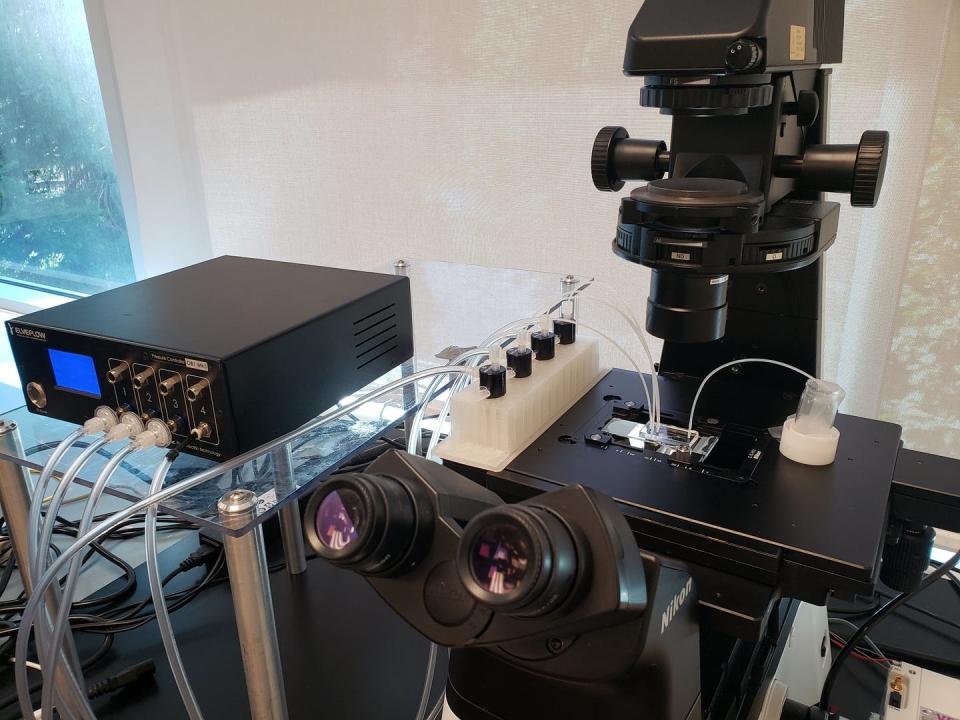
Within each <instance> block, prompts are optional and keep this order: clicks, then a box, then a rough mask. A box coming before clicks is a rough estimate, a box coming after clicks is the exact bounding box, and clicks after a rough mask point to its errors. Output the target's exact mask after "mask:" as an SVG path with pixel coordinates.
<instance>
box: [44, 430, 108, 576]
mask: <svg viewBox="0 0 960 720" xmlns="http://www.w3.org/2000/svg"><path fill="white" fill-rule="evenodd" d="M106 444H107V437H106V435H102V436H100V437H98V438H97V439H96V440H94V441H93V442H91V443H90V444H89V445H87V447H86V448H84V450H83V452H81V453H80V454H79V455H78V456H77V459H76V460H74V461H73V462H72V463H71V464H70V467H68V468H67V470H66V472H64V473H63V477H62V478H61V479H60V483H59V484H58V485H57V487H56V489H55V490H54V491H53V497H51V498H50V504H49V505H48V506H47V515H46V517H45V518H44V520H43V527H42V528H41V530H40V540H39V542H38V543H37V552H36V557H33V558H31V560H33V565H34V567H33V568H32V569H33V570H34V575H33V577H38V576H40V575H41V574H42V573H43V570H44V568H45V566H46V559H47V557H48V556H49V552H48V550H47V548H49V547H50V541H51V540H52V539H53V529H54V527H56V525H57V514H58V513H59V512H60V505H61V504H62V503H63V498H64V496H66V494H67V490H69V489H70V485H71V484H72V483H73V479H74V478H75V477H76V476H77V473H79V472H80V469H81V468H82V467H83V466H84V464H86V462H87V460H89V459H90V458H91V457H92V456H93V455H94V454H95V453H96V452H97V451H98V450H99V449H100V448H102V447H103V446H104V445H106ZM38 524H39V518H38Z"/></svg>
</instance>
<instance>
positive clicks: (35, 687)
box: [0, 635, 114, 710]
mask: <svg viewBox="0 0 960 720" xmlns="http://www.w3.org/2000/svg"><path fill="white" fill-rule="evenodd" d="M113 640H114V638H113V635H104V636H103V640H102V641H101V643H100V647H98V648H97V649H96V651H95V652H94V653H93V655H91V656H90V657H88V658H87V659H86V660H84V661H83V662H82V663H81V664H80V667H81V668H82V669H83V671H84V672H86V671H87V670H89V669H90V668H92V667H93V666H94V665H96V664H97V663H98V662H100V661H101V660H103V658H105V657H106V656H107V653H109V652H110V649H111V648H112V647H113ZM42 689H43V680H42V679H41V680H37V681H36V682H34V683H32V684H31V685H30V696H31V697H32V696H33V695H35V694H37V693H38V692H40V691H41V690H42ZM18 701H19V700H18V696H17V693H13V694H12V695H8V696H7V697H6V698H4V699H3V700H0V710H6V709H7V708H8V707H10V706H11V705H16V704H17V702H18Z"/></svg>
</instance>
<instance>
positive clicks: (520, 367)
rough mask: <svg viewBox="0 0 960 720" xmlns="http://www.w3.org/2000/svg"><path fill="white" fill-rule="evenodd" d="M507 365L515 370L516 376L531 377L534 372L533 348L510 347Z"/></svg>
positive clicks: (514, 374)
mask: <svg viewBox="0 0 960 720" xmlns="http://www.w3.org/2000/svg"><path fill="white" fill-rule="evenodd" d="M507 367H508V368H511V369H512V370H513V376H514V377H518V378H525V377H530V375H531V374H532V373H533V350H531V349H530V348H519V347H512V348H508V349H507Z"/></svg>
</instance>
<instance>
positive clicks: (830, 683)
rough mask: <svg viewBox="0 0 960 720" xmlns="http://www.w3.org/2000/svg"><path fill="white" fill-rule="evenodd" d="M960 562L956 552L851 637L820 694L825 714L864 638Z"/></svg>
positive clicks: (875, 614)
mask: <svg viewBox="0 0 960 720" xmlns="http://www.w3.org/2000/svg"><path fill="white" fill-rule="evenodd" d="M958 562H960V551H958V552H956V553H955V554H954V555H953V557H951V558H950V559H949V560H948V561H947V562H945V563H943V565H941V566H940V567H939V568H937V569H936V570H934V571H933V572H932V573H930V574H929V575H927V577H925V578H924V579H923V582H921V583H920V587H918V588H917V589H916V590H912V591H910V592H904V593H900V594H899V595H897V596H896V597H895V598H893V599H892V600H890V601H889V602H888V603H886V604H885V605H884V606H883V607H881V608H879V609H878V610H877V611H876V612H874V613H873V615H871V616H870V617H869V618H868V619H867V620H866V622H864V623H863V625H861V626H860V628H859V629H858V630H857V631H856V632H855V633H854V634H853V635H851V636H850V639H849V640H847V642H846V643H845V644H844V646H843V648H841V650H840V652H839V653H838V654H837V657H836V658H835V659H834V661H833V664H832V665H831V666H830V672H828V673H827V679H826V680H825V681H824V683H823V691H822V692H821V693H820V709H821V710H822V711H823V712H825V713H829V712H830V694H831V693H832V692H833V687H834V685H836V682H837V677H838V676H839V674H840V668H842V667H843V663H844V662H846V660H847V658H848V657H850V654H851V653H852V652H853V650H854V648H855V647H857V645H859V644H860V643H861V641H862V640H863V638H864V636H865V635H866V634H867V633H869V632H870V631H871V630H872V629H873V628H874V627H875V626H876V625H877V624H878V623H879V622H880V621H882V620H883V619H884V618H886V617H887V616H889V615H890V614H891V613H892V612H893V611H894V610H896V609H897V608H898V607H900V606H901V605H903V604H904V603H905V602H907V600H909V599H910V598H912V597H913V596H914V595H916V594H917V593H919V592H922V591H923V590H925V589H926V588H928V587H930V586H931V585H932V584H933V583H935V582H937V580H939V579H940V578H941V577H943V576H944V575H946V574H947V573H949V572H950V571H951V570H952V569H953V568H954V567H955V566H956V565H957V563H958Z"/></svg>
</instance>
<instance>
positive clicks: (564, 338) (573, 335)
mask: <svg viewBox="0 0 960 720" xmlns="http://www.w3.org/2000/svg"><path fill="white" fill-rule="evenodd" d="M553 332H554V333H556V335H557V337H558V338H560V344H561V345H573V344H574V343H575V342H576V341H577V324H576V323H575V322H573V321H572V320H554V321H553Z"/></svg>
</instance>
